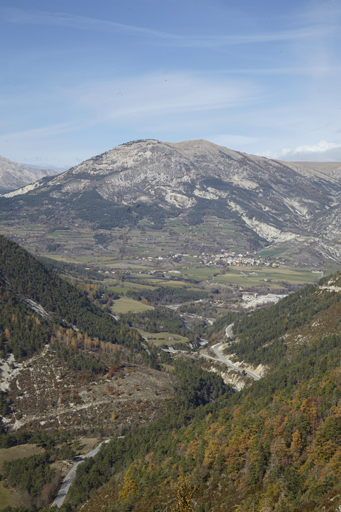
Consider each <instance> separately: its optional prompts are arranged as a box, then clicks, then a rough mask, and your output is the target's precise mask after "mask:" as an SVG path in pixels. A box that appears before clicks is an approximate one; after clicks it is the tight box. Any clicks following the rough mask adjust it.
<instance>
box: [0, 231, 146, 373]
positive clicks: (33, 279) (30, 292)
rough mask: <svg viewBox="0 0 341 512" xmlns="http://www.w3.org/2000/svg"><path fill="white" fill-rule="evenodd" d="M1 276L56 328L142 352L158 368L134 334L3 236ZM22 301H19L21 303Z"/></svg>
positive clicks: (0, 244) (80, 291) (1, 241)
mask: <svg viewBox="0 0 341 512" xmlns="http://www.w3.org/2000/svg"><path fill="white" fill-rule="evenodd" d="M0 276H2V280H3V282H4V283H5V284H4V286H6V288H8V287H10V289H11V291H12V292H13V293H12V295H11V296H12V297H13V294H15V295H22V296H24V297H27V298H30V299H32V300H33V301H35V302H36V303H38V304H40V305H41V306H42V307H43V308H44V309H45V311H47V312H48V313H49V314H51V318H52V321H53V322H54V323H56V324H62V325H65V324H66V325H72V326H76V327H77V328H78V329H79V330H80V331H81V332H82V333H83V334H85V333H86V334H87V335H88V336H90V337H92V338H95V337H96V338H98V339H99V340H102V341H106V342H111V343H119V344H121V345H125V346H127V347H129V348H131V349H132V350H136V351H138V352H141V355H142V357H143V360H144V362H146V363H147V364H151V365H154V366H155V363H153V361H152V360H151V356H149V355H148V353H147V352H146V351H145V350H144V349H143V347H142V346H141V343H140V337H139V335H138V333H137V332H132V331H131V330H129V329H128V328H127V327H126V326H125V325H124V324H122V323H118V322H116V320H115V319H114V318H113V317H112V316H111V315H109V314H108V313H107V312H105V311H103V310H102V309H101V308H99V307H98V306H96V305H95V304H93V303H92V302H91V301H90V300H89V299H88V297H87V296H86V294H85V293H84V292H83V291H82V290H79V289H78V288H76V287H75V286H73V285H72V284H70V283H69V282H67V281H66V280H65V279H62V278H60V277H59V276H58V275H57V274H55V273H54V272H53V271H52V270H50V269H48V268H46V267H45V266H44V265H42V264H41V263H39V262H38V261H37V260H36V259H35V258H34V257H33V256H32V255H31V254H29V253H28V252H27V251H25V249H23V248H22V247H20V246H19V245H18V244H16V243H14V242H12V241H10V240H8V239H7V238H5V237H4V236H0ZM18 300H19V299H18Z"/></svg>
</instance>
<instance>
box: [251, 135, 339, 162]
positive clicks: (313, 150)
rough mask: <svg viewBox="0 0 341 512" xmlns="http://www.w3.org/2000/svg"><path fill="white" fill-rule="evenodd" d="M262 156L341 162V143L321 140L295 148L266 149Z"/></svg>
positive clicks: (278, 158)
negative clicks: (273, 150)
mask: <svg viewBox="0 0 341 512" xmlns="http://www.w3.org/2000/svg"><path fill="white" fill-rule="evenodd" d="M260 156H266V157H267V158H274V159H276V160H287V161H289V162H290V161H300V162H305V161H307V162H309V161H312V162H340V161H341V143H335V142H327V141H325V140H321V141H320V142H318V143H317V144H313V145H308V144H305V145H302V146H297V148H295V149H293V150H292V149H290V148H284V149H282V150H281V151H277V152H271V151H265V152H263V153H261V154H260Z"/></svg>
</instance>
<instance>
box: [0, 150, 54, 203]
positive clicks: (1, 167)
mask: <svg viewBox="0 0 341 512" xmlns="http://www.w3.org/2000/svg"><path fill="white" fill-rule="evenodd" d="M55 174H56V172H55V171H52V170H51V169H35V168H33V167H26V166H25V165H21V164H17V163H16V162H12V161H11V160H8V159H7V158H4V157H3V156H0V194H5V193H6V192H10V191H12V190H16V189H18V188H21V187H24V186H25V185H29V184H30V183H34V182H35V181H38V180H40V179H41V178H43V177H44V176H54V175H55Z"/></svg>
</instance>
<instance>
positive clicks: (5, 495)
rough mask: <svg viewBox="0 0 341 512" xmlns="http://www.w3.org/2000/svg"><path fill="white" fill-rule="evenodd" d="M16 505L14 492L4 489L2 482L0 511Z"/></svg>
mask: <svg viewBox="0 0 341 512" xmlns="http://www.w3.org/2000/svg"><path fill="white" fill-rule="evenodd" d="M16 505H17V499H16V495H15V492H14V491H13V490H12V489H5V487H4V482H0V510H2V509H3V508H6V507H14V506H16Z"/></svg>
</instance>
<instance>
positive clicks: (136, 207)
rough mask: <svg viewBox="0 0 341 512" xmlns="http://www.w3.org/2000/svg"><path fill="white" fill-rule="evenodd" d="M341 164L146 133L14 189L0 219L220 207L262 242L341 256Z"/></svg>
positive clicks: (120, 218) (149, 217) (218, 212)
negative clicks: (269, 156) (144, 137)
mask: <svg viewBox="0 0 341 512" xmlns="http://www.w3.org/2000/svg"><path fill="white" fill-rule="evenodd" d="M340 175H341V165H340V163H335V164H320V163H319V164H318V165H317V164H310V163H302V162H301V163H296V162H293V163H289V162H280V161H276V160H270V159H267V158H264V157H258V156H253V155H247V154H244V153H241V152H238V151H232V150H230V149H227V148H224V147H221V146H217V145H216V144H212V143H210V142H207V141H205V140H194V141H187V142H181V143H168V142H160V141H157V140H139V141H133V142H128V143H126V144H122V145H120V146H117V147H116V148H114V149H112V150H110V151H108V152H106V153H103V154H101V155H98V156H95V157H93V158H91V159H89V160H86V161H85V162H83V163H81V164H79V165H77V166H76V167H73V168H71V169H69V170H68V171H66V172H64V173H62V174H59V175H57V176H51V177H44V178H43V179H41V180H40V181H38V182H36V183H34V184H32V185H28V186H26V187H25V188H22V189H20V190H16V191H14V192H11V193H9V194H6V198H2V199H1V201H0V218H2V219H3V220H4V221H5V220H6V219H8V218H9V215H10V218H11V219H17V220H19V219H20V220H21V222H22V221H23V220H24V219H28V220H29V219H30V220H31V221H39V222H40V223H47V224H49V223H50V222H52V221H53V223H54V225H56V223H60V225H65V224H66V223H70V222H81V223H82V222H83V223H88V224H90V225H92V227H96V228H97V229H102V230H103V229H107V230H111V229H113V228H115V227H123V226H126V227H129V226H135V225H138V224H139V222H141V221H143V223H144V224H145V225H146V226H149V228H151V229H153V228H154V229H155V228H161V227H162V226H163V225H164V224H165V222H166V221H167V219H169V218H170V217H176V216H179V215H180V216H181V218H183V219H184V220H185V221H186V222H187V223H189V224H190V225H193V226H195V225H198V224H200V223H201V222H202V221H203V218H204V216H205V215H215V216H217V217H219V218H221V219H225V220H228V221H229V222H232V223H233V222H234V223H238V224H239V225H241V226H244V227H245V229H246V230H247V231H248V232H250V231H251V232H252V233H253V236H254V241H255V244H257V243H258V244H261V245H263V246H264V245H268V244H277V245H279V246H281V244H282V245H283V244H285V245H289V246H290V250H291V251H292V253H293V254H295V253H296V254H297V255H300V254H301V255H302V253H303V254H304V256H303V257H304V258H308V259H309V261H311V262H312V263H315V264H320V262H322V261H325V260H327V261H334V262H337V263H339V262H340V261H341V241H340V240H341V211H340V202H339V198H340V192H341V180H340Z"/></svg>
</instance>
